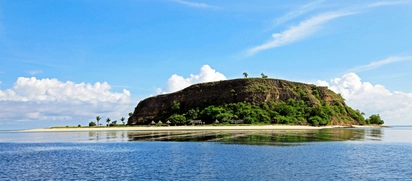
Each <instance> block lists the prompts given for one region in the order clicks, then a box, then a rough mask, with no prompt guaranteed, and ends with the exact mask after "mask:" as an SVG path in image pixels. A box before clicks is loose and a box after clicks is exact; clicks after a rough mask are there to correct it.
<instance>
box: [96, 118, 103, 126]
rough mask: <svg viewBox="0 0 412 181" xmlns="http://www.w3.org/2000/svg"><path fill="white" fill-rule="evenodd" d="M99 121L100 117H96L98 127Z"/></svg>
mask: <svg viewBox="0 0 412 181" xmlns="http://www.w3.org/2000/svg"><path fill="white" fill-rule="evenodd" d="M100 119H102V118H101V117H100V116H96V121H97V126H99V121H100Z"/></svg>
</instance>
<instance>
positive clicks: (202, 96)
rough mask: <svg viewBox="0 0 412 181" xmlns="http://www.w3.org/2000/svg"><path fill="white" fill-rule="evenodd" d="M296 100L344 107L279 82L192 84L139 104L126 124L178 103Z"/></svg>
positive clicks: (307, 87)
mask: <svg viewBox="0 0 412 181" xmlns="http://www.w3.org/2000/svg"><path fill="white" fill-rule="evenodd" d="M288 99H297V100H304V101H306V102H310V104H311V105H313V106H317V105H320V104H321V102H326V103H327V104H329V105H337V104H338V105H342V106H343V105H345V102H344V99H343V98H342V97H341V96H340V95H338V94H336V93H334V92H333V91H331V90H329V89H328V88H327V87H320V86H315V85H312V84H304V83H298V82H291V81H286V80H279V79H263V78H244V79H233V80H226V81H218V82H208V83H201V84H195V85H192V86H190V87H187V88H185V89H183V90H181V91H178V92H174V93H171V94H164V95H158V96H155V97H149V98H147V99H145V100H142V101H140V102H139V104H138V105H137V107H136V108H135V110H134V114H133V115H132V116H131V117H130V118H129V120H128V125H135V124H145V123H148V122H150V121H151V120H153V119H157V118H158V116H159V115H167V114H168V112H169V110H170V109H171V107H172V106H173V105H174V104H176V103H179V104H180V109H185V108H189V107H199V106H205V105H206V106H207V105H222V104H227V103H236V102H248V103H252V104H255V105H259V104H261V103H262V102H267V101H275V102H280V101H287V100H288Z"/></svg>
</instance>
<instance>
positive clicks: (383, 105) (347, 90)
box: [316, 73, 412, 125]
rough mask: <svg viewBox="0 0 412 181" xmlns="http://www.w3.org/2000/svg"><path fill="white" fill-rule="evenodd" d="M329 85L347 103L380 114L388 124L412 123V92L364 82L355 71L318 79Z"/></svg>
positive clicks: (368, 113) (366, 111)
mask: <svg viewBox="0 0 412 181" xmlns="http://www.w3.org/2000/svg"><path fill="white" fill-rule="evenodd" d="M316 84H317V85H322V86H329V88H330V89H331V90H333V91H335V92H337V93H340V94H341V95H342V96H343V98H345V99H346V103H347V104H348V105H349V106H351V107H353V108H355V109H359V110H361V111H364V112H365V113H366V114H367V115H370V114H380V116H381V117H382V119H384V120H385V124H387V125H410V124H412V112H411V111H410V110H412V93H404V92H399V91H390V90H388V89H386V88H385V87H384V86H383V85H379V84H376V85H373V84H371V83H369V82H363V81H362V80H361V78H360V77H359V76H358V75H357V74H355V73H348V74H345V75H343V76H342V77H340V78H334V79H332V80H330V82H326V81H317V82H316Z"/></svg>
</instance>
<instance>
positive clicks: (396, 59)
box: [350, 56, 412, 72]
mask: <svg viewBox="0 0 412 181" xmlns="http://www.w3.org/2000/svg"><path fill="white" fill-rule="evenodd" d="M409 60H412V57H396V56H394V57H389V58H387V59H384V60H379V61H376V62H372V63H370V64H368V65H362V66H358V67H355V68H353V69H351V70H350V71H352V72H363V71H367V70H372V69H376V68H379V67H380V66H382V65H386V64H390V63H395V62H402V61H409Z"/></svg>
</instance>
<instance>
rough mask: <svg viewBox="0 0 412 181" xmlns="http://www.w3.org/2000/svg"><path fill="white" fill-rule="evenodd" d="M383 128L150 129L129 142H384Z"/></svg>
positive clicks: (281, 143) (285, 143)
mask: <svg viewBox="0 0 412 181" xmlns="http://www.w3.org/2000/svg"><path fill="white" fill-rule="evenodd" d="M382 134H383V132H382V131H381V129H322V130H258V131H257V130H251V131H245V130H242V131H227V130H225V131H164V132H158V131H147V132H128V133H127V136H128V138H129V141H178V142H184V141H190V142H219V143H227V144H249V145H279V146H289V145H297V144H302V143H305V142H324V141H348V140H353V141H363V140H371V141H380V140H381V139H382Z"/></svg>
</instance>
